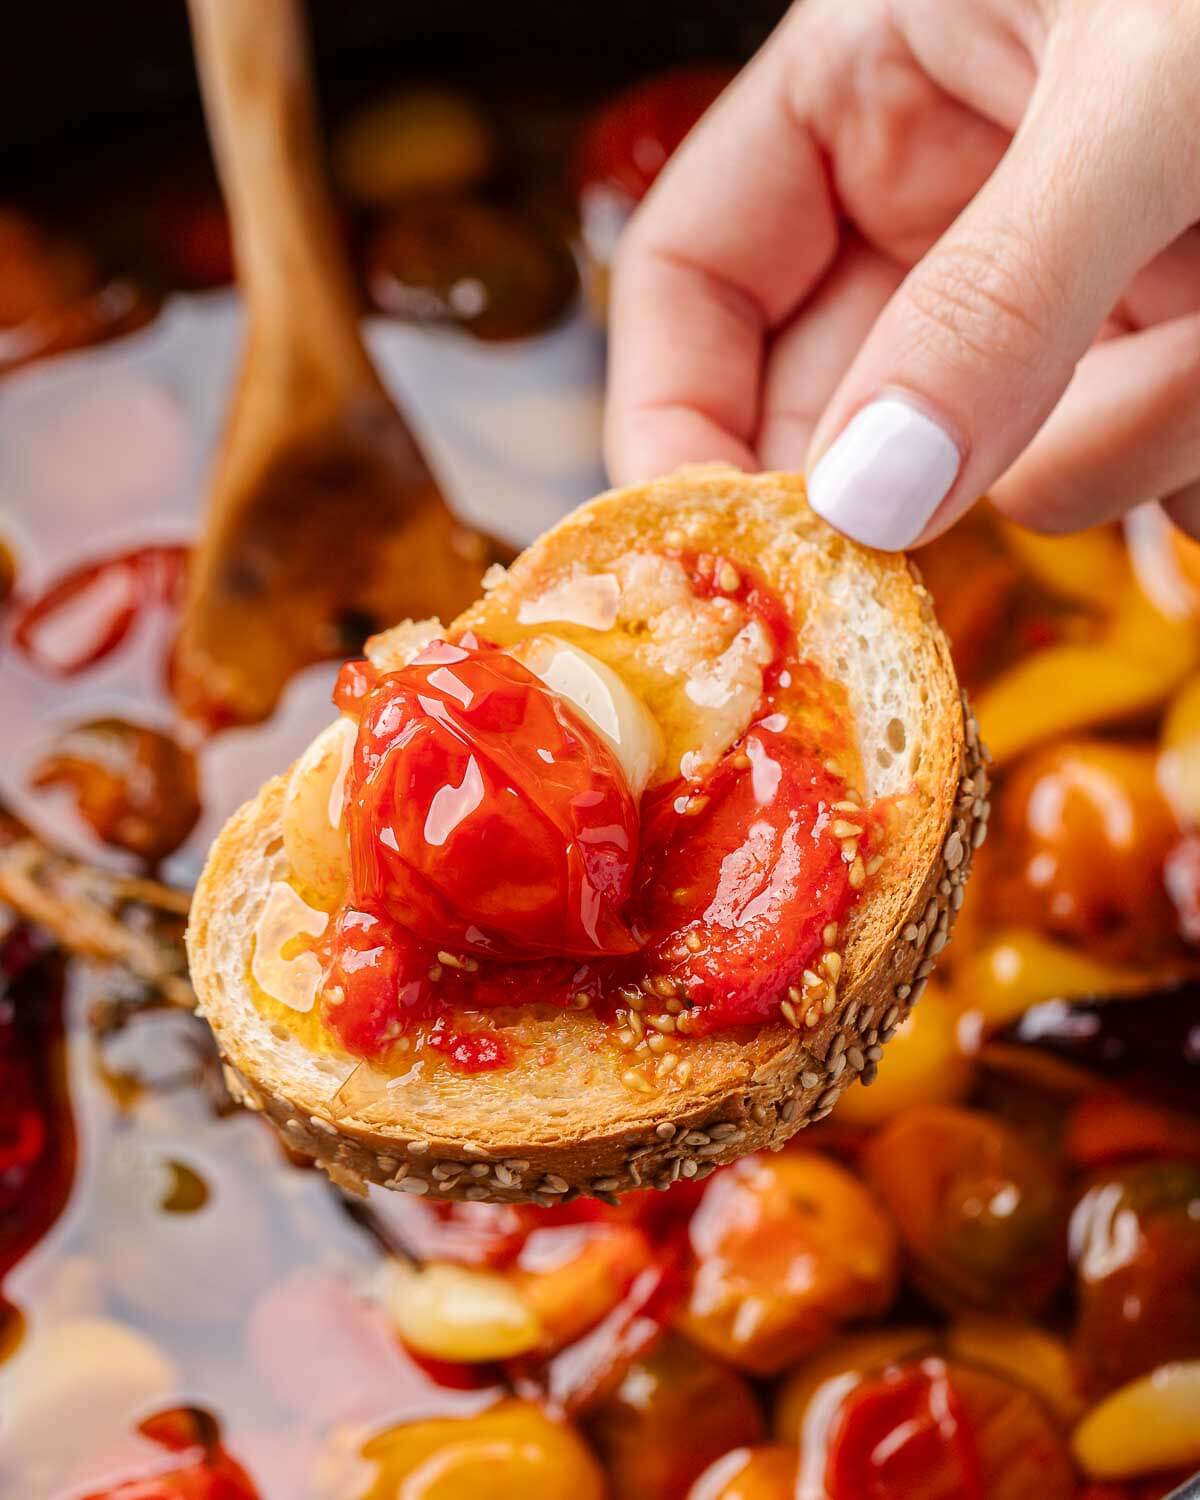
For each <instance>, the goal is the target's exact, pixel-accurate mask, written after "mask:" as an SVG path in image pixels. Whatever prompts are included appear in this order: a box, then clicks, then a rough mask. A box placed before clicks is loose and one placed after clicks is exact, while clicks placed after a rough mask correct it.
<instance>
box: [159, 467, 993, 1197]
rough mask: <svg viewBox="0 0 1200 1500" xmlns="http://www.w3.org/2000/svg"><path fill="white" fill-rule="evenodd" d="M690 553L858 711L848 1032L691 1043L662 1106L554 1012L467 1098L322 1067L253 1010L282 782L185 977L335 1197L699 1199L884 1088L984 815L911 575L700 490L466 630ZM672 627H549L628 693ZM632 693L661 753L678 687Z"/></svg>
mask: <svg viewBox="0 0 1200 1500" xmlns="http://www.w3.org/2000/svg"><path fill="white" fill-rule="evenodd" d="M679 549H682V550H685V551H690V552H712V553H719V554H720V555H722V556H723V557H726V558H730V559H733V560H734V561H735V562H737V561H739V560H740V561H741V562H742V563H743V564H744V565H746V566H748V567H752V568H753V569H754V570H755V571H756V573H757V574H758V576H759V577H760V578H761V579H762V580H763V581H764V582H765V583H766V584H767V585H768V586H769V587H770V588H771V589H772V590H773V591H774V592H775V593H776V595H777V596H778V597H779V598H781V599H782V600H783V602H784V603H785V604H786V606H787V608H788V610H789V611H790V614H791V616H792V619H793V622H794V626H795V630H796V635H797V641H798V646H799V651H800V654H801V655H802V656H805V657H807V658H809V659H811V660H813V661H815V662H816V664H817V665H818V666H819V667H820V668H821V669H822V671H823V672H824V673H825V674H826V676H827V677H828V678H830V679H832V680H833V681H835V682H837V683H840V684H841V685H842V686H843V687H844V689H845V691H846V693H847V694H848V698H849V705H850V708H851V710H852V712H853V716H854V721H855V723H856V725H857V730H858V737H859V742H860V751H861V763H862V770H863V775H864V778H865V781H866V786H865V788H864V791H865V794H866V796H867V799H868V800H871V799H885V800H886V801H889V802H891V804H892V805H893V807H894V809H895V815H894V816H893V817H892V818H891V821H890V826H889V829H888V834H887V839H886V843H885V845H884V849H883V854H884V859H883V864H882V867H881V868H880V869H879V871H878V873H877V874H876V875H874V876H873V878H872V879H871V880H869V881H868V883H867V886H866V889H865V890H864V892H863V895H862V898H861V900H860V901H859V902H858V904H857V905H856V906H855V907H854V908H853V909H852V912H851V914H850V916H849V918H848V919H847V922H846V924H845V927H844V942H843V950H842V964H843V967H842V976H841V982H840V985H839V987H838V1003H837V1006H836V1008H835V1009H834V1011H833V1013H832V1014H830V1015H828V1016H823V1017H822V1018H821V1019H820V1020H819V1021H818V1022H817V1023H816V1024H815V1025H812V1026H811V1027H805V1026H804V1025H803V1023H801V1028H800V1029H795V1028H794V1027H793V1026H791V1025H789V1024H787V1022H786V1021H784V1020H783V1019H780V1020H778V1021H772V1022H768V1023H765V1024H763V1025H760V1026H756V1027H741V1028H737V1029H735V1030H730V1031H723V1032H717V1033H715V1034H711V1035H709V1036H706V1037H703V1038H696V1039H691V1038H689V1039H688V1040H687V1041H686V1043H681V1045H682V1046H685V1047H686V1053H687V1057H688V1059H689V1060H690V1063H691V1068H690V1070H688V1072H689V1074H690V1076H688V1077H687V1080H686V1083H685V1084H684V1085H680V1084H679V1083H678V1082H677V1081H673V1082H672V1085H671V1087H670V1088H668V1089H664V1090H661V1091H655V1092H652V1093H640V1092H636V1091H633V1090H631V1089H630V1087H629V1086H628V1083H627V1081H623V1075H624V1074H625V1071H626V1068H627V1064H628V1055H627V1054H626V1053H623V1052H622V1051H621V1048H620V1046H619V1045H618V1043H617V1041H616V1040H615V1038H614V1036H613V1031H614V1028H613V1027H612V1025H611V1023H609V1022H607V1021H605V1020H603V1019H600V1018H598V1017H596V1016H595V1015H593V1014H592V1013H591V1012H587V1011H576V1010H560V1009H557V1008H552V1007H532V1006H531V1007H520V1008H517V1009H515V1010H514V1011H513V1012H512V1013H507V1012H506V1013H502V1014H501V1013H497V1014H496V1016H495V1020H496V1023H497V1025H499V1026H501V1027H503V1028H504V1029H505V1032H506V1034H507V1035H508V1036H509V1037H511V1038H513V1039H514V1040H516V1041H517V1042H518V1044H519V1045H518V1047H517V1049H516V1051H517V1056H518V1061H517V1062H516V1063H515V1064H514V1065H513V1066H512V1067H510V1068H507V1069H502V1070H498V1071H495V1072H488V1073H480V1074H475V1075H467V1076H464V1075H463V1074H462V1073H460V1072H456V1071H455V1070H454V1069H453V1068H452V1067H450V1066H448V1065H445V1064H444V1063H443V1062H442V1061H441V1060H440V1059H438V1058H437V1057H435V1056H432V1055H429V1054H426V1055H425V1056H424V1057H423V1058H422V1059H421V1060H419V1061H416V1062H414V1063H412V1064H411V1065H410V1066H409V1067H408V1069H407V1071H406V1072H405V1074H404V1075H403V1076H400V1077H396V1078H382V1077H381V1076H380V1075H379V1074H378V1073H377V1072H376V1071H375V1070H374V1069H372V1068H370V1067H367V1066H358V1065H357V1064H356V1060H355V1059H353V1058H350V1057H347V1056H345V1055H344V1054H340V1053H338V1052H337V1051H335V1050H333V1049H331V1048H329V1047H322V1048H314V1047H310V1046H308V1045H306V1043H305V1041H304V1040H302V1039H301V1038H300V1037H299V1036H298V1035H297V1034H296V1033H295V1031H294V1030H292V1029H290V1028H289V1027H288V1026H285V1025H281V1024H280V1023H279V1021H278V1019H274V1020H272V1019H270V1018H269V1017H268V1016H267V1015H266V1014H265V1013H264V1011H263V1010H262V1009H260V1007H259V1006H258V1005H257V1004H256V1001H255V999H254V998H253V995H252V992H251V985H250V982H249V974H248V968H249V955H250V952H251V947H252V942H253V933H254V930H255V923H256V920H257V917H258V914H259V912H260V911H261V909H262V905H263V902H264V900H265V898H266V895H267V892H268V889H269V888H270V885H271V883H272V882H273V881H276V880H280V879H285V878H286V877H287V874H288V869H287V862H286V858H285V856H284V853H283V842H282V837H281V832H280V813H281V807H282V803H283V797H284V788H285V782H284V779H283V778H277V779H276V780H274V781H272V782H270V783H268V785H267V786H266V787H264V788H263V790H262V792H261V793H260V794H259V796H258V797H257V798H256V799H255V800H254V801H253V802H251V803H249V804H248V805H247V806H245V807H243V808H242V809H241V811H240V812H238V813H237V814H236V815H235V817H234V818H233V819H232V820H231V821H230V822H229V824H228V825H227V826H226V828H225V830H224V831H223V832H222V834H221V836H220V837H219V838H218V840H217V842H216V844H215V845H214V846H213V849H212V852H211V854H210V856H209V860H208V864H207V866H206V868H205V871H204V874H203V876H202V878H201V880H200V884H199V886H198V888H197V891H196V898H195V902H194V905H193V907H192V916H191V926H190V930H189V933H188V949H189V953H190V957H191V965H192V975H193V979H194V982H195V987H196V992H197V995H198V996H199V1003H200V1010H201V1012H202V1013H203V1014H204V1015H205V1016H206V1017H207V1018H208V1020H209V1022H210V1023H211V1025H212V1028H213V1030H214V1032H215V1033H216V1037H217V1041H218V1043H219V1045H220V1048H221V1052H222V1054H223V1056H224V1058H225V1060H226V1063H227V1074H228V1079H229V1083H230V1087H231V1089H232V1090H233V1092H234V1093H235V1094H236V1095H237V1096H238V1097H239V1098H240V1099H242V1100H243V1101H244V1102H245V1103H246V1105H247V1106H248V1107H250V1108H251V1109H256V1110H262V1111H265V1112H266V1113H267V1114H268V1115H269V1116H270V1118H271V1119H272V1120H274V1121H275V1123H276V1124H277V1125H278V1126H279V1127H281V1129H282V1131H283V1133H284V1136H285V1138H286V1140H287V1141H288V1143H289V1144H290V1145H291V1146H293V1147H295V1148H297V1149H298V1150H300V1151H302V1152H306V1153H308V1154H310V1155H312V1156H313V1157H315V1158H316V1159H317V1160H318V1162H320V1163H321V1164H322V1165H323V1166H325V1167H326V1168H327V1170H329V1171H330V1173H331V1175H332V1176H333V1177H334V1178H335V1180H337V1181H339V1182H341V1183H343V1185H346V1186H349V1187H353V1186H360V1187H361V1184H362V1182H363V1181H370V1182H377V1183H383V1184H386V1185H387V1186H390V1187H397V1188H400V1189H402V1190H404V1191H407V1192H412V1193H430V1192H433V1193H437V1194H439V1195H440V1196H445V1197H449V1198H468V1199H483V1198H488V1199H497V1200H504V1201H520V1200H533V1201H536V1202H541V1203H550V1202H555V1201H562V1199H563V1197H564V1195H567V1194H574V1193H576V1192H585V1193H591V1194H595V1195H596V1196H599V1197H607V1196H609V1195H611V1194H614V1193H618V1192H621V1191H623V1190H625V1189H628V1188H634V1187H639V1186H643V1185H653V1186H656V1187H665V1186H667V1185H669V1184H670V1183H673V1182H674V1181H676V1180H677V1179H678V1178H679V1177H681V1176H682V1177H685V1178H687V1177H692V1178H694V1177H700V1176H703V1175H707V1173H708V1172H709V1171H711V1170H712V1168H713V1167H714V1166H715V1165H716V1164H718V1163H720V1162H723V1161H727V1160H729V1159H731V1158H733V1157H735V1156H738V1155H741V1154H743V1153H745V1152H747V1151H751V1150H755V1149H757V1148H760V1147H764V1146H778V1145H779V1144H781V1143H782V1142H783V1141H785V1140H786V1139H787V1138H788V1137H789V1136H790V1135H792V1134H793V1133H794V1132H795V1131H797V1130H799V1129H800V1128H801V1127H802V1126H804V1125H806V1124H807V1123H808V1122H809V1121H811V1120H818V1119H821V1118H823V1117H824V1116H825V1115H827V1114H828V1113H829V1111H830V1110H831V1109H832V1107H833V1105H834V1103H835V1101H836V1099H837V1098H838V1095H839V1094H840V1093H841V1091H842V1089H843V1088H845V1087H846V1085H847V1084H849V1083H851V1082H853V1081H854V1080H855V1079H860V1080H862V1081H863V1082H869V1081H870V1079H871V1077H872V1076H873V1075H874V1072H875V1066H876V1061H877V1059H878V1058H879V1056H880V1050H881V1047H882V1045H883V1043H885V1042H886V1041H887V1040H888V1038H889V1037H890V1036H891V1034H892V1032H893V1031H894V1029H895V1027H896V1026H897V1024H898V1023H899V1022H900V1020H902V1018H903V1017H904V1015H905V1013H906V1012H907V1010H908V1009H909V1007H910V1006H911V1005H912V1004H913V1003H914V1002H915V1001H916V999H917V998H918V996H919V995H920V992H921V990H922V989H923V987H924V980H925V977H926V976H927V975H928V973H929V972H930V970H931V968H932V966H933V963H934V960H935V958H936V956H937V954H938V953H939V952H940V951H941V949H942V948H943V947H944V946H945V943H946V941H947V937H948V933H949V929H950V925H951V923H952V922H953V920H954V916H955V913H956V911H957V910H958V907H959V906H960V905H961V902H962V894H963V891H962V887H963V882H964V880H965V878H966V875H967V871H968V868H969V866H970V861H971V855H972V851H973V849H974V848H975V847H976V846H977V845H978V844H979V843H980V842H981V840H982V835H983V832H984V828H985V824H986V819H987V812H988V804H987V800H986V799H987V773H986V770H985V768H984V764H983V754H982V751H981V748H980V745H979V741H978V736H977V731H976V727H975V723H974V720H973V719H972V717H971V715H970V712H969V711H968V710H967V709H966V707H965V705H964V700H963V698H962V697H961V695H960V693H959V689H958V686H957V683H956V680H955V676H954V670H953V667H952V666H951V662H950V654H949V651H948V648H947V645H946V641H945V639H944V637H943V635H942V633H941V631H940V629H939V628H938V626H937V623H936V621H935V619H934V616H933V611H932V608H931V603H930V599H929V595H928V593H927V591H926V590H925V588H924V587H923V586H922V584H921V582H920V578H919V575H918V573H917V570H916V569H915V567H914V566H913V565H912V564H910V563H909V562H908V561H907V560H906V559H904V558H903V557H896V556H889V555H885V554H883V553H875V552H869V551H867V550H865V549H863V548H861V547H858V546H856V545H854V544H853V543H851V542H849V541H847V540H846V539H844V538H843V537H841V536H839V535H838V534H836V533H835V532H833V531H832V530H831V529H830V528H829V527H828V526H827V525H826V524H825V523H824V522H823V521H822V520H820V518H819V517H817V516H816V515H815V514H814V513H813V512H812V511H811V510H810V509H809V507H808V504H807V501H806V499H805V492H804V484H803V481H802V480H801V479H800V478H798V477H796V476H792V475H784V474H758V475H746V474H742V473H739V472H737V471H736V470H733V469H730V468H726V467H723V466H719V467H717V466H705V467H697V468H689V469H684V470H680V471H679V472H678V473H676V474H673V475H671V476H670V477H668V478H665V479H662V480H658V481H656V482H655V483H653V484H648V485H644V486H638V487H635V488H631V489H626V490H616V491H610V492H609V493H607V494H604V495H601V496H600V497H599V498H598V499H596V500H593V501H591V502H590V503H589V504H587V505H584V506H582V507H581V508H580V509H579V510H577V511H575V512H574V513H573V514H572V515H570V516H568V517H567V518H566V519H565V520H563V521H562V522H561V523H560V524H559V525H557V526H556V527H555V528H554V529H553V530H552V531H550V532H549V533H548V534H547V535H545V536H544V537H542V538H541V540H539V541H538V542H536V543H535V544H534V545H533V546H532V547H530V548H529V550H528V551H527V552H525V553H524V554H523V555H522V556H521V557H520V558H519V559H518V560H517V561H516V562H515V563H514V564H513V565H512V567H511V568H510V569H509V571H508V572H507V574H506V575H504V576H503V577H501V578H500V579H498V580H497V581H495V582H494V583H493V586H492V588H491V589H490V591H489V592H488V594H487V595H486V596H485V597H484V598H483V599H482V600H480V602H479V603H477V604H475V605H473V606H472V607H471V608H470V609H469V610H468V611H467V612H466V614H465V615H464V616H462V617H461V618H460V620H459V621H457V622H456V627H457V628H467V627H471V628H474V629H475V630H477V631H478V632H479V633H480V634H482V635H484V636H486V637H488V638H490V639H491V640H493V641H496V642H497V643H499V644H502V645H503V644H511V643H513V642H514V641H515V640H517V639H518V638H520V637H521V636H523V635H528V634H531V633H534V632H535V631H536V630H538V629H541V630H544V629H545V628H546V626H545V624H544V623H542V622H540V621H539V622H538V623H530V622H529V621H528V619H527V620H526V621H525V622H524V623H523V622H522V620H521V618H520V616H521V613H522V611H521V604H522V602H523V601H524V602H526V603H527V602H528V601H530V600H540V599H545V598H546V597H556V595H555V594H554V593H553V591H554V590H559V595H558V596H559V597H560V596H561V588H560V586H561V585H562V584H563V583H564V581H568V580H569V581H571V587H570V589H569V590H568V591H567V592H568V593H573V592H574V591H575V589H576V587H577V585H578V580H579V579H580V578H581V577H582V576H584V575H585V574H598V573H603V572H604V571H605V570H606V569H609V568H612V567H613V566H615V565H616V564H617V563H618V561H619V560H620V559H622V558H625V557H627V556H629V555H630V554H631V553H643V554H645V553H650V554H661V553H664V552H670V551H672V550H679ZM585 591H586V590H585ZM525 614H526V615H527V616H528V615H530V614H533V615H543V614H544V610H539V609H534V610H529V609H528V607H527V608H526V611H525ZM584 618H586V611H585V614H584ZM598 623H605V622H598ZM667 628H669V626H668V624H667V623H665V622H664V620H663V618H661V617H658V618H649V619H646V618H642V619H638V620H636V621H634V622H633V623H632V624H630V625H629V626H628V628H626V626H625V625H624V624H622V623H621V622H617V623H615V624H612V623H609V624H608V625H607V628H606V629H605V630H604V631H599V630H597V629H595V628H593V627H592V626H591V625H589V624H582V623H579V619H578V618H577V619H576V620H575V622H574V623H571V622H568V623H567V624H566V625H563V624H558V623H556V624H555V625H554V629H555V631H556V632H559V633H562V634H566V635H569V636H571V637H572V638H573V639H575V640H576V641H577V642H579V643H581V644H585V645H586V646H587V648H588V649H589V650H592V651H594V652H596V653H597V654H598V655H602V656H603V657H604V658H605V659H606V660H607V661H608V662H609V663H610V664H611V665H614V666H616V667H617V668H618V670H621V671H624V672H632V673H633V674H634V675H635V676H636V675H637V665H638V661H639V653H642V656H643V658H644V656H645V650H646V642H647V641H650V642H652V643H654V644H655V645H656V646H659V647H663V646H664V642H663V641H662V639H661V638H660V636H656V634H655V632H656V631H658V632H661V631H663V630H665V629H667ZM667 644H669V643H667ZM660 655H661V652H660ZM638 686H639V687H640V688H641V690H642V691H643V693H644V694H646V695H647V696H648V701H651V707H652V708H653V709H654V710H655V712H656V715H658V716H659V717H660V720H661V719H663V718H664V716H665V720H666V729H667V738H668V741H669V740H670V728H671V726H670V722H669V721H670V714H671V694H670V692H669V691H667V690H666V689H665V688H664V687H663V679H661V678H660V679H659V680H658V701H653V698H654V691H655V683H654V682H651V681H641V682H639V684H638Z"/></svg>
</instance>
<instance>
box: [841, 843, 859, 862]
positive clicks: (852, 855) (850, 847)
mask: <svg viewBox="0 0 1200 1500" xmlns="http://www.w3.org/2000/svg"><path fill="white" fill-rule="evenodd" d="M842 858H843V860H845V862H846V863H847V864H848V865H849V864H853V862H854V861H855V860H856V859H857V858H858V844H857V843H856V842H855V841H854V839H843V841H842Z"/></svg>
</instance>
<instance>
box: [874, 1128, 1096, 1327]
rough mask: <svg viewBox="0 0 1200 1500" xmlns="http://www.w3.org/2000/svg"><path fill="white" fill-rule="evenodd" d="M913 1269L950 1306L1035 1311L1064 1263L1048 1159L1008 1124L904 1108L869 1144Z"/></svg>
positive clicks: (1060, 1217) (877, 1183)
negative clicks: (905, 1111)
mask: <svg viewBox="0 0 1200 1500" xmlns="http://www.w3.org/2000/svg"><path fill="white" fill-rule="evenodd" d="M864 1167H865V1169H866V1174H867V1178H868V1181H870V1182H871V1183H872V1185H873V1186H874V1188H875V1190H876V1192H878V1194H879V1195H880V1197H881V1198H882V1199H883V1202H884V1204H885V1205H886V1206H887V1208H888V1209H889V1210H890V1211H891V1215H892V1218H893V1220H894V1221H895V1224H896V1227H897V1229H898V1230H899V1231H900V1236H901V1238H902V1239H903V1241H904V1244H905V1247H906V1249H907V1250H908V1253H909V1257H910V1274H911V1276H912V1279H913V1280H914V1282H915V1283H916V1285H917V1286H918V1287H919V1288H920V1289H921V1291H922V1292H924V1294H925V1295H926V1296H927V1297H928V1298H930V1300H931V1301H933V1302H936V1303H938V1305H939V1306H941V1307H944V1308H946V1309H947V1310H948V1311H950V1312H957V1311H961V1310H963V1309H968V1308H969V1309H974V1310H976V1311H979V1312H1000V1311H1007V1312H1032V1311H1035V1310H1036V1309H1037V1308H1039V1307H1040V1306H1041V1305H1042V1304H1043V1303H1044V1302H1045V1300H1046V1298H1047V1297H1048V1296H1049V1295H1050V1293H1051V1292H1052V1291H1053V1290H1054V1288H1055V1287H1056V1286H1057V1285H1058V1283H1059V1281H1060V1280H1061V1279H1062V1276H1063V1274H1064V1272H1065V1270H1066V1253H1065V1252H1066V1247H1065V1240H1064V1233H1063V1230H1064V1220H1065V1212H1064V1207H1065V1206H1064V1204H1063V1202H1062V1199H1061V1196H1060V1193H1059V1184H1058V1181H1057V1179H1056V1177H1055V1175H1054V1173H1053V1171H1052V1169H1051V1168H1050V1166H1049V1165H1048V1164H1047V1163H1046V1161H1045V1160H1044V1159H1043V1158H1042V1157H1041V1156H1040V1155H1039V1154H1038V1153H1037V1152H1036V1151H1035V1150H1034V1148H1033V1147H1032V1146H1031V1145H1029V1144H1027V1142H1026V1141H1025V1139H1024V1138H1023V1137H1022V1136H1021V1135H1019V1134H1018V1133H1017V1131H1016V1130H1015V1129H1013V1127H1012V1126H1010V1125H1007V1124H1005V1123H1004V1122H1003V1121H1001V1120H999V1119H995V1118H993V1117H992V1116H989V1115H986V1114H984V1113H982V1112H981V1111H977V1110H968V1109H959V1108H957V1107H955V1106H953V1105H931V1106H926V1107H922V1108H917V1109H911V1110H909V1111H908V1112H907V1113H906V1114H902V1115H899V1116H898V1117H897V1118H896V1119H894V1120H892V1121H891V1122H890V1124H888V1125H887V1126H885V1128H884V1129H883V1130H881V1131H880V1132H879V1134H878V1135H877V1136H876V1137H875V1138H874V1140H872V1142H871V1144H870V1145H869V1146H868V1148H867V1151H866V1154H865V1157H864Z"/></svg>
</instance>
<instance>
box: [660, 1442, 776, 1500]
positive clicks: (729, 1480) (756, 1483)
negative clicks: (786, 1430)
mask: <svg viewBox="0 0 1200 1500" xmlns="http://www.w3.org/2000/svg"><path fill="white" fill-rule="evenodd" d="M797 1464H798V1455H797V1453H796V1450H795V1448H791V1447H788V1446H787V1444H785V1443H759V1444H757V1445H756V1446H755V1447H753V1448H734V1449H733V1450H732V1452H729V1453H726V1454H724V1455H722V1457H720V1458H719V1459H717V1461H716V1463H714V1464H711V1465H710V1466H709V1467H708V1468H707V1469H705V1471H704V1473H703V1474H701V1476H700V1478H699V1479H697V1481H696V1482H695V1484H694V1485H692V1487H691V1489H690V1490H689V1491H688V1494H687V1500H795V1495H796V1469H797Z"/></svg>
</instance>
